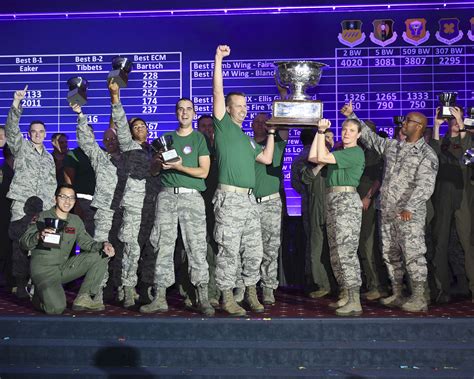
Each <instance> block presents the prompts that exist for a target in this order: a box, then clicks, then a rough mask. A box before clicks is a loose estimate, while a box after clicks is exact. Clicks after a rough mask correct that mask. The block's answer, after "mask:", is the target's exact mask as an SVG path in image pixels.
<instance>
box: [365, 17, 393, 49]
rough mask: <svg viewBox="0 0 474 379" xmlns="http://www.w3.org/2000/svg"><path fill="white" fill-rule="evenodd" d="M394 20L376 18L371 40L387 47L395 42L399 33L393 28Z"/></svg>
mask: <svg viewBox="0 0 474 379" xmlns="http://www.w3.org/2000/svg"><path fill="white" fill-rule="evenodd" d="M393 24H394V22H393V20H374V22H372V25H373V26H374V31H373V32H372V33H370V36H369V38H370V40H371V41H372V42H373V43H375V44H376V45H379V46H382V47H385V46H388V45H390V44H392V43H394V42H395V40H396V39H397V37H398V35H397V32H395V31H394V30H393Z"/></svg>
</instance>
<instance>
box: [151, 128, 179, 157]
mask: <svg viewBox="0 0 474 379" xmlns="http://www.w3.org/2000/svg"><path fill="white" fill-rule="evenodd" d="M151 147H152V148H153V150H155V151H156V152H157V153H160V154H161V156H162V157H163V162H164V163H170V162H176V161H178V160H179V155H178V152H177V151H176V150H175V149H174V148H173V137H172V136H170V135H169V134H167V135H164V136H161V137H158V138H157V139H155V140H154V141H153V142H152V143H151Z"/></svg>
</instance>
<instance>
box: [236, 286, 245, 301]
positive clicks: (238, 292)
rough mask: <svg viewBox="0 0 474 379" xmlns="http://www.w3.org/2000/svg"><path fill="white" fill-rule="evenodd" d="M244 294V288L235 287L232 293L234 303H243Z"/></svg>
mask: <svg viewBox="0 0 474 379" xmlns="http://www.w3.org/2000/svg"><path fill="white" fill-rule="evenodd" d="M244 294H245V288H244V287H237V288H236V289H235V292H234V299H235V302H236V303H238V304H240V303H241V302H242V301H244Z"/></svg>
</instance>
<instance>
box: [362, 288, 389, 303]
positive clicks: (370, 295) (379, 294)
mask: <svg viewBox="0 0 474 379" xmlns="http://www.w3.org/2000/svg"><path fill="white" fill-rule="evenodd" d="M387 296H388V293H386V292H384V291H379V290H378V289H377V288H375V289H373V290H370V291H367V292H365V293H364V294H362V298H364V299H366V300H369V301H374V300H378V299H380V298H383V297H387Z"/></svg>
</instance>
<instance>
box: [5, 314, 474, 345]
mask: <svg viewBox="0 0 474 379" xmlns="http://www.w3.org/2000/svg"><path fill="white" fill-rule="evenodd" d="M5 336H7V337H10V338H48V339H56V338H64V337H65V336H67V337H68V338H70V339H75V340H77V339H104V340H110V339H112V340H117V339H119V338H121V337H126V338H127V339H133V340H154V341H168V340H173V341H180V340H183V341H187V340H195V341H196V340H207V341H228V340H233V341H302V342H305V341H307V342H313V341H320V342H326V341H350V342H353V341H372V340H376V341H397V340H403V341H415V342H418V341H434V342H436V341H440V340H443V341H471V342H474V321H473V320H471V319H442V320H438V319H437V320H432V319H416V320H412V319H393V320H377V319H336V320H331V319H329V320H328V319H324V320H290V319H287V320H284V321H281V320H267V321H262V320H244V319H243V320H229V319H214V320H212V319H204V320H200V319H197V320H196V319H184V320H183V319H181V320H169V319H159V318H157V319H140V320H136V319H126V320H123V319H103V318H98V319H89V318H88V319H81V318H76V319H65V318H60V317H50V318H41V319H37V318H21V319H12V318H3V319H1V320H0V337H5Z"/></svg>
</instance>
